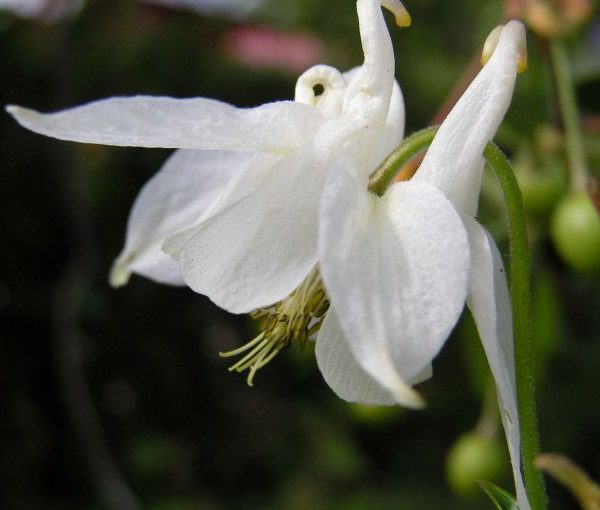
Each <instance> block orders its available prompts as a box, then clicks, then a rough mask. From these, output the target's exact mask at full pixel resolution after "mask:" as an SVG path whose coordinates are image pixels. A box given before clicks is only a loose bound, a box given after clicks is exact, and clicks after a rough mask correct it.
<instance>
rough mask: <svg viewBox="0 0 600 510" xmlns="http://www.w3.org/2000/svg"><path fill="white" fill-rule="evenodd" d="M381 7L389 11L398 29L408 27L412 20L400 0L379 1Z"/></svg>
mask: <svg viewBox="0 0 600 510" xmlns="http://www.w3.org/2000/svg"><path fill="white" fill-rule="evenodd" d="M381 6H382V7H385V8H386V9H387V10H389V11H390V12H391V13H392V14H393V15H394V17H395V18H396V25H398V26H399V27H410V24H411V23H412V20H411V18H410V14H408V11H407V10H406V7H404V5H402V2H400V0H381Z"/></svg>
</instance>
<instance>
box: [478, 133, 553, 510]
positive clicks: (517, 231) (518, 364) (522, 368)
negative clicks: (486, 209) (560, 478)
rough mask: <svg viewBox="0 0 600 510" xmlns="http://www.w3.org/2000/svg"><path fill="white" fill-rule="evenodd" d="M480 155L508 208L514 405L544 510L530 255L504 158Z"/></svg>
mask: <svg viewBox="0 0 600 510" xmlns="http://www.w3.org/2000/svg"><path fill="white" fill-rule="evenodd" d="M483 155H484V156H485V158H486V160H487V162H488V163H489V165H490V166H491V167H492V169H493V170H494V172H495V173H496V175H497V177H498V179H499V181H500V185H501V186H502V191H503V193H504V198H505V201H506V205H507V208H508V220H509V233H510V276H511V278H510V282H511V285H510V291H511V298H512V306H513V334H514V342H515V372H516V379H517V402H518V408H519V419H520V423H521V455H522V461H523V477H524V478H525V486H526V487H527V495H528V497H529V502H530V503H531V506H532V508H533V510H544V509H546V508H547V504H546V493H545V487H544V480H543V478H542V474H541V473H540V472H539V471H538V470H536V469H535V467H534V465H533V460H534V459H535V457H536V456H537V455H538V454H539V453H540V439H539V433H538V429H537V416H536V405H535V388H534V368H535V367H534V361H533V353H532V351H533V346H532V342H531V319H530V318H531V293H530V255H529V242H528V240H527V222H526V219H525V208H524V206H523V199H522V197H521V190H520V189H519V185H518V184H517V180H516V178H515V175H514V173H513V170H512V166H511V164H510V162H509V161H508V159H507V158H506V156H505V155H504V154H503V153H502V151H500V149H498V147H497V146H496V145H495V144H494V143H493V142H490V143H488V144H487V146H486V148H485V150H484V152H483Z"/></svg>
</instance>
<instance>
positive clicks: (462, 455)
mask: <svg viewBox="0 0 600 510" xmlns="http://www.w3.org/2000/svg"><path fill="white" fill-rule="evenodd" d="M506 462H507V461H506V453H505V451H504V449H503V448H502V446H501V445H500V444H499V443H498V441H497V440H496V439H495V438H490V437H485V436H482V435H480V434H477V433H475V432H468V433H466V434H464V435H462V436H461V437H459V438H458V440H457V441H456V442H455V443H454V445H452V448H450V451H449V452H448V455H447V457H446V478H447V480H448V484H449V485H450V487H451V488H452V490H454V492H456V493H457V494H460V495H463V496H469V495H473V494H476V493H479V491H480V489H479V487H477V485H476V484H475V482H476V481H478V480H487V481H497V480H498V478H500V477H501V476H502V475H503V474H504V470H505V467H506Z"/></svg>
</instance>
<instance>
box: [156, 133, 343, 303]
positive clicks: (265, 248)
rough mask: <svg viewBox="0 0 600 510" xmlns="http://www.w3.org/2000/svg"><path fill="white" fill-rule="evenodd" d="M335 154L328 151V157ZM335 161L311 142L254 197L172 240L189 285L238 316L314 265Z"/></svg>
mask: <svg viewBox="0 0 600 510" xmlns="http://www.w3.org/2000/svg"><path fill="white" fill-rule="evenodd" d="M329 157H331V156H329ZM329 166H330V161H329V159H328V156H327V154H324V153H321V152H318V151H315V150H314V147H313V146H312V145H311V144H309V145H307V146H304V147H301V148H300V149H298V150H297V151H295V152H294V153H292V154H290V155H289V156H287V157H285V158H283V159H281V160H280V161H279V162H277V163H276V164H274V165H273V166H272V167H271V168H270V169H269V173H268V175H267V176H265V177H264V179H263V182H262V184H261V185H260V186H259V187H258V188H257V189H256V190H255V191H254V192H253V193H251V194H250V195H248V196H247V197H246V198H244V199H243V200H241V201H239V202H237V203H236V204H235V205H233V206H232V207H229V208H227V209H225V210H223V211H221V212H219V213H218V214H216V215H214V216H212V217H211V218H209V219H207V220H206V221H204V222H202V223H200V224H199V225H198V226H196V227H194V228H193V229H191V230H189V231H187V232H183V233H181V234H178V235H174V236H170V237H168V238H167V240H166V242H165V244H164V246H163V249H164V250H165V251H167V252H168V253H169V254H171V255H172V256H174V257H175V258H179V261H180V262H181V267H182V271H183V274H184V278H185V281H186V283H187V284H188V285H189V286H190V287H191V288H192V289H193V290H195V291H196V292H199V293H200V294H204V295H207V296H208V297H210V298H211V299H212V300H213V301H214V302H215V303H216V304H217V305H219V306H220V307H222V308H225V309H226V310H229V311H230V312H233V313H245V312H249V311H252V310H254V309H256V308H260V307H264V306H268V305H271V304H273V303H275V302H277V301H279V300H281V299H282V298H284V297H286V296H287V295H288V294H290V293H291V292H292V290H294V289H295V288H296V287H297V286H298V285H299V284H300V283H301V281H302V280H303V279H304V278H305V277H306V276H307V275H308V273H309V272H310V270H311V269H312V267H313V266H314V265H315V264H316V262H317V253H316V252H317V229H318V209H319V201H320V196H321V190H322V189H323V186H324V181H325V179H326V178H327V174H328V168H329Z"/></svg>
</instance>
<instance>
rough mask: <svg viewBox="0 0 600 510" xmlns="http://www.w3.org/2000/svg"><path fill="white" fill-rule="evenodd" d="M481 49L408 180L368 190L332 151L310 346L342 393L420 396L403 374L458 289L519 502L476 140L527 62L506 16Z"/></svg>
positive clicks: (503, 294)
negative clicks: (320, 296)
mask: <svg viewBox="0 0 600 510" xmlns="http://www.w3.org/2000/svg"><path fill="white" fill-rule="evenodd" d="M490 54H491V57H490ZM484 55H485V57H486V59H487V58H489V61H488V62H487V63H486V65H485V66H484V68H483V70H482V71H481V72H480V73H479V75H478V76H477V78H476V79H475V80H474V81H473V83H471V85H470V87H469V88H468V89H467V91H466V92H465V93H464V95H463V96H462V98H461V99H460V101H459V102H458V103H457V104H456V106H455V107H454V109H453V110H452V112H451V113H450V114H449V115H448V117H447V119H446V120H445V121H444V123H443V124H442V126H441V127H440V129H439V131H438V133H437V135H436V137H435V139H434V141H433V143H432V144H431V147H430V148H429V150H428V151H427V154H426V156H425V158H424V160H423V162H422V164H421V166H420V168H419V170H418V171H417V173H416V174H415V176H414V177H413V178H412V179H411V180H410V181H407V182H398V183H395V184H393V185H392V186H391V187H390V188H389V189H388V190H387V191H386V192H385V194H384V195H383V196H382V197H377V196H374V195H372V194H370V193H369V192H368V190H367V185H368V183H367V177H366V175H365V174H364V172H363V171H362V168H361V167H360V165H359V164H357V162H356V161H353V160H351V159H347V160H344V161H339V162H338V163H337V165H336V168H335V169H334V171H333V172H332V173H331V175H330V178H329V182H328V184H327V186H326V188H325V192H324V194H323V201H322V206H321V228H320V233H319V234H320V235H319V264H320V268H321V275H322V277H323V281H324V283H325V288H326V289H327V294H328V296H329V299H330V300H331V308H330V311H329V312H328V314H327V316H326V318H325V320H324V322H323V325H322V327H321V329H320V332H319V336H318V338H317V346H316V353H317V360H318V363H319V367H320V369H321V372H322V373H323V375H324V377H325V379H326V381H327V382H328V383H329V385H330V386H331V387H332V388H333V389H334V390H335V391H336V393H337V394H338V395H339V396H341V397H342V398H344V399H346V400H350V401H358V402H366V403H371V404H390V403H394V402H395V401H396V402H398V401H400V402H402V403H407V402H406V400H408V403H409V404H410V403H411V402H412V403H414V404H418V400H416V399H415V398H414V395H411V394H410V393H409V392H408V391H407V387H406V383H405V381H406V382H414V381H416V380H419V379H420V378H422V377H423V376H424V375H425V376H426V375H428V372H429V371H430V363H431V361H432V359H433V357H434V356H435V355H436V354H437V353H438V351H439V349H440V347H441V346H442V345H443V343H444V341H445V340H446V338H447V337H448V335H449V333H450V331H451V329H452V327H453V326H454V325H455V324H456V322H457V320H458V317H459V314H460V312H461V310H462V308H463V305H464V302H465V298H466V301H467V304H468V306H469V308H470V309H471V312H472V314H473V317H474V318H475V322H476V323H477V328H478V331H479V334H480V337H481V339H482V342H483V346H484V349H485V352H486V355H487V358H488V361H489V364H490V367H491V370H492V373H493V375H494V378H495V381H496V386H497V390H498V399H499V404H500V408H501V415H502V422H503V424H504V428H505V432H506V436H507V440H508V445H509V452H510V456H511V460H512V463H513V470H514V477H515V484H516V488H517V496H518V500H519V508H521V510H526V509H529V508H530V507H529V503H528V501H527V496H526V493H525V489H524V486H523V481H522V477H521V470H520V433H519V416H518V413H517V404H516V394H515V393H516V386H515V373H514V352H513V338H512V316H511V305H510V299H509V294H508V288H507V284H506V278H505V275H504V269H503V266H502V259H501V258H500V255H499V253H498V249H497V248H496V245H495V243H494V241H493V239H492V238H491V236H490V235H489V234H488V233H487V232H486V231H485V229H484V228H483V227H482V226H481V225H480V224H479V223H478V222H477V221H476V220H475V218H474V217H475V214H476V211H477V201H478V195H479V189H480V185H481V178H482V172H483V157H482V154H483V149H484V147H485V145H486V144H487V142H488V141H489V140H491V138H492V137H493V136H494V134H495V132H496V130H497V129H498V126H499V124H500V122H501V121H502V119H503V117H504V114H505V113H506V110H507V108H508V106H509V104H510V100H511V97H512V92H513V88H514V83H515V77H516V74H517V71H518V70H521V69H522V68H524V67H525V65H526V60H525V59H526V51H525V32H524V28H523V26H522V25H521V24H520V23H519V22H516V21H511V22H510V23H508V24H507V25H506V26H505V27H504V28H502V27H499V28H498V29H496V30H495V31H494V32H492V34H491V35H490V38H489V39H488V42H487V43H486V47H485V49H484ZM402 399H404V402H403V400H402Z"/></svg>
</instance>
